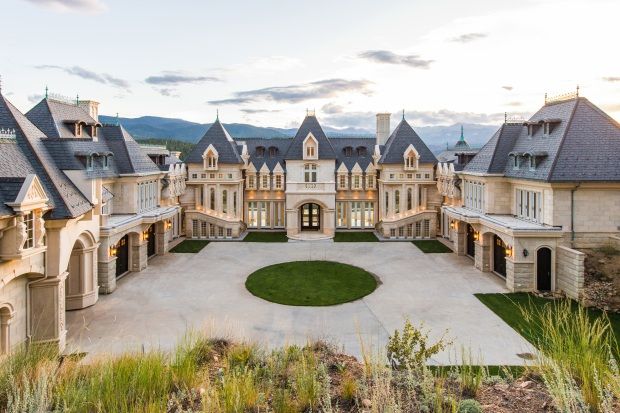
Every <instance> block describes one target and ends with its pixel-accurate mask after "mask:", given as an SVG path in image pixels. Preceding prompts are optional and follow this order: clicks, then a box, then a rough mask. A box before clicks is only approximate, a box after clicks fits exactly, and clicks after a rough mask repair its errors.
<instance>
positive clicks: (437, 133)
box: [99, 115, 498, 153]
mask: <svg viewBox="0 0 620 413" xmlns="http://www.w3.org/2000/svg"><path fill="white" fill-rule="evenodd" d="M99 120H100V121H101V122H103V123H116V122H117V121H118V122H120V123H121V124H122V125H123V127H124V128H125V129H127V131H129V133H131V134H132V135H133V136H134V137H135V138H136V139H147V138H158V139H174V140H179V141H183V142H190V143H196V142H198V140H199V139H200V138H201V137H202V136H203V135H204V134H205V132H206V131H207V129H209V127H210V126H211V124H210V123H195V122H190V121H187V120H183V119H175V118H163V117H158V116H141V117H139V118H116V117H113V116H105V115H101V116H99ZM225 126H226V129H227V130H228V132H229V133H230V134H231V135H232V136H234V137H235V138H254V137H261V138H274V139H277V138H288V137H292V136H294V135H295V133H296V132H297V129H295V128H292V129H287V128H274V127H260V126H254V125H249V124H245V123H227V124H225ZM412 126H413V127H414V128H415V130H416V131H417V132H418V134H419V135H420V137H421V138H422V140H424V142H425V143H426V144H427V145H428V147H429V148H430V149H431V150H432V151H433V152H435V153H438V152H441V151H442V150H443V149H445V148H446V143H448V144H449V145H450V146H452V145H454V144H455V143H456V141H457V140H458V139H459V136H460V133H461V129H460V128H461V125H460V124H459V125H457V124H455V125H440V126H416V125H412ZM463 127H464V129H465V139H466V141H467V142H468V143H469V145H470V146H471V147H481V146H482V145H484V144H485V143H486V142H487V141H488V140H489V139H490V138H491V136H492V135H493V133H495V131H496V130H497V128H498V125H482V124H464V125H463ZM323 130H324V131H325V134H326V135H327V136H329V137H333V138H337V137H345V136H349V137H350V136H365V137H368V136H374V134H375V132H374V131H373V130H368V129H361V128H343V129H339V128H332V127H329V126H324V127H323Z"/></svg>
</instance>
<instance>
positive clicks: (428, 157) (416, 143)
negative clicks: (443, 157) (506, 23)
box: [379, 119, 437, 164]
mask: <svg viewBox="0 0 620 413" xmlns="http://www.w3.org/2000/svg"><path fill="white" fill-rule="evenodd" d="M409 145H413V147H414V148H415V149H416V151H418V155H419V156H420V159H419V162H420V163H432V164H436V163H437V158H435V155H433V152H431V150H430V149H428V146H426V144H425V143H424V141H423V140H422V139H421V138H420V136H418V134H417V133H416V132H415V131H414V130H413V128H412V127H411V125H409V123H408V122H407V121H406V120H405V119H403V120H402V121H401V122H400V123H399V124H398V126H396V129H394V132H392V134H391V135H390V137H389V138H388V140H387V141H386V142H385V147H384V148H383V149H382V155H381V159H379V163H387V164H390V163H391V164H394V163H403V155H404V153H405V150H406V149H407V148H408V147H409Z"/></svg>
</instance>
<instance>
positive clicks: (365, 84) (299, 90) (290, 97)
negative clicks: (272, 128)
mask: <svg viewBox="0 0 620 413" xmlns="http://www.w3.org/2000/svg"><path fill="white" fill-rule="evenodd" d="M371 84H372V82H370V81H368V80H346V79H325V80H318V81H316V82H310V83H304V84H299V85H289V86H273V87H267V88H263V89H255V90H246V91H241V92H235V93H234V94H233V96H234V97H232V98H228V99H220V100H211V101H209V103H210V104H212V105H242V104H245V103H252V102H257V101H273V102H285V103H299V102H303V101H306V100H311V99H324V98H333V97H336V96H338V95H340V94H342V93H346V92H356V93H362V94H365V95H371V94H372V91H371V90H370V85H371Z"/></svg>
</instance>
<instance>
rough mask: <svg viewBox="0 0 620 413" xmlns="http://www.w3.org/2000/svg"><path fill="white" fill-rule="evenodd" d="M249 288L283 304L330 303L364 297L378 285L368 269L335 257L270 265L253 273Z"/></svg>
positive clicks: (308, 304) (268, 299)
mask: <svg viewBox="0 0 620 413" xmlns="http://www.w3.org/2000/svg"><path fill="white" fill-rule="evenodd" d="M245 286H246V288H247V289H248V290H249V291H250V292H251V293H252V294H254V295H255V296H257V297H260V298H263V299H265V300H267V301H271V302H274V303H279V304H286V305H298V306H326V305H335V304H340V303H346V302H349V301H354V300H357V299H359V298H362V297H364V296H366V295H368V294H370V293H371V292H373V291H374V290H375V288H377V280H376V279H375V277H373V276H372V274H370V273H369V272H367V271H364V270H363V269H361V268H358V267H354V266H352V265H347V264H341V263H338V262H331V261H293V262H285V263H282V264H275V265H270V266H268V267H264V268H261V269H260V270H258V271H256V272H254V273H252V274H250V276H249V277H248V279H247V280H246V282H245Z"/></svg>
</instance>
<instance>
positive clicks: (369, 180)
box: [366, 174, 375, 189]
mask: <svg viewBox="0 0 620 413" xmlns="http://www.w3.org/2000/svg"><path fill="white" fill-rule="evenodd" d="M374 188H375V176H374V175H372V174H366V189H374Z"/></svg>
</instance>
